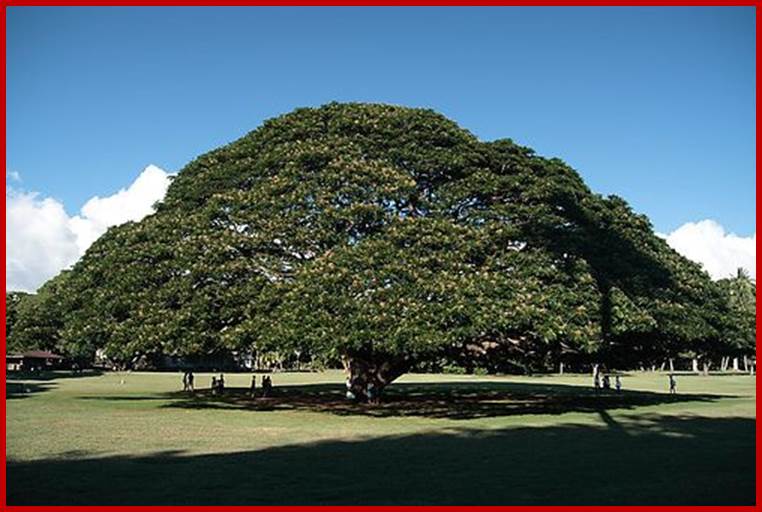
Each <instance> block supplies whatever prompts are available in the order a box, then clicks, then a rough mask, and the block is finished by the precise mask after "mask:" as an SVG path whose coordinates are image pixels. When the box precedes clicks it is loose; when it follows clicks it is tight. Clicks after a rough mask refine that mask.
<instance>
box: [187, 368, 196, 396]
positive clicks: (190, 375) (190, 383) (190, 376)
mask: <svg viewBox="0 0 762 512" xmlns="http://www.w3.org/2000/svg"><path fill="white" fill-rule="evenodd" d="M194 379H195V377H194V376H193V371H192V370H188V391H190V392H193V380H194Z"/></svg>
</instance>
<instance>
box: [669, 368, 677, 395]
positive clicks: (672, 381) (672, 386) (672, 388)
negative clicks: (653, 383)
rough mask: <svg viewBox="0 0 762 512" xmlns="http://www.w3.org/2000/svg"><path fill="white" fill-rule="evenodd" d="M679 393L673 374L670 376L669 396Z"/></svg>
mask: <svg viewBox="0 0 762 512" xmlns="http://www.w3.org/2000/svg"><path fill="white" fill-rule="evenodd" d="M675 393H677V379H675V376H674V375H672V374H671V373H670V374H669V394H670V395H674V394H675Z"/></svg>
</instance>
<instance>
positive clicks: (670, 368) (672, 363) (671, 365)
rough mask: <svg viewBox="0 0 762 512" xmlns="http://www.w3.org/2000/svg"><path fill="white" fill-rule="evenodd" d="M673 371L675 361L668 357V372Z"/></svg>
mask: <svg viewBox="0 0 762 512" xmlns="http://www.w3.org/2000/svg"><path fill="white" fill-rule="evenodd" d="M674 372H675V361H674V360H673V359H672V358H671V357H670V358H669V373H674Z"/></svg>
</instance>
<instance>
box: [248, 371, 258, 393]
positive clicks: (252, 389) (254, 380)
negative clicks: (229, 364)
mask: <svg viewBox="0 0 762 512" xmlns="http://www.w3.org/2000/svg"><path fill="white" fill-rule="evenodd" d="M256 392H257V376H256V375H252V376H251V387H250V388H249V394H250V395H251V396H254V395H255V394H256Z"/></svg>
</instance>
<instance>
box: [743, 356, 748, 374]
mask: <svg viewBox="0 0 762 512" xmlns="http://www.w3.org/2000/svg"><path fill="white" fill-rule="evenodd" d="M743 371H744V372H748V371H749V358H748V357H746V356H743Z"/></svg>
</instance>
